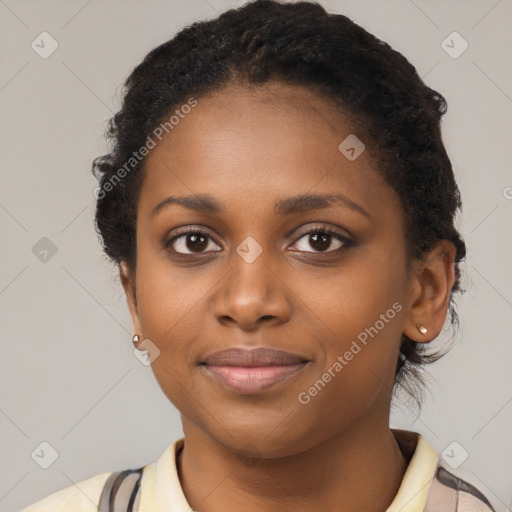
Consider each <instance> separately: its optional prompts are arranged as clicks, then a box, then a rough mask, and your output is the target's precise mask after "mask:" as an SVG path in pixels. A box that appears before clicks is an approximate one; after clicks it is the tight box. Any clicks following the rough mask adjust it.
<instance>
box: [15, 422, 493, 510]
mask: <svg viewBox="0 0 512 512" xmlns="http://www.w3.org/2000/svg"><path fill="white" fill-rule="evenodd" d="M393 434H394V435H395V437H396V439H397V441H398V443H399V445H400V448H401V449H402V451H403V452H404V454H409V455H411V459H410V463H409V466H408V467H407V470H406V472H405V474H404V477H403V480H402V483H401V486H400V488H399V490H398V493H397V495H396V496H395V498H394V500H393V502H392V503H391V505H390V506H389V507H388V508H387V510H386V511H385V512H490V511H494V509H493V508H492V506H491V505H490V503H489V502H488V500H487V498H486V497H485V496H484V495H483V494H482V493H481V492H480V491H478V489H476V488H475V487H473V486H472V485H471V484H469V483H467V482H465V481H464V480H462V479H460V478H458V477H457V476H455V475H454V474H452V472H450V471H448V470H447V469H446V467H444V466H443V465H442V464H441V462H440V461H439V457H438V455H437V453H436V452H435V450H434V449H433V448H432V447H431V446H430V445H429V444H428V443H427V442H426V441H425V439H424V438H423V437H422V436H421V435H420V434H417V433H415V432H408V431H403V430H393ZM183 445H184V439H183V438H182V439H178V440H177V441H174V442H173V443H172V444H171V445H170V446H168V447H167V449H166V450H165V451H164V453H163V454H162V455H161V457H160V458H159V459H158V460H157V461H156V462H153V463H151V464H148V465H146V466H144V467H142V468H138V469H131V470H125V471H119V472H110V473H101V474H98V475H96V476H93V477H92V478H89V479H88V480H84V481H82V482H79V483H78V484H76V486H75V485H73V486H69V487H67V488H65V489H62V490H60V491H58V492H56V493H54V494H51V495H49V496H47V497H46V498H44V499H42V500H40V501H38V502H36V503H34V504H33V505H31V506H29V507H27V508H25V509H23V510H22V511H21V512H98V511H101V512H192V511H193V510H194V509H192V507H191V506H190V505H189V504H188V503H187V500H186V498H185V495H184V494H183V490H182V488H181V485H180V481H179V477H178V471H177V467H176V455H177V454H178V453H179V451H180V450H181V449H182V448H183Z"/></svg>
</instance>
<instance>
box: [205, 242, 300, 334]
mask: <svg viewBox="0 0 512 512" xmlns="http://www.w3.org/2000/svg"><path fill="white" fill-rule="evenodd" d="M232 259H233V262H232V265H231V270H230V271H229V272H228V274H227V275H226V276H225V277H224V278H223V279H222V281H221V285H220V288H219V289H218V292H217V295H216V296H215V299H214V304H213V311H214V315H215V317H216V319H217V321H218V322H219V323H221V324H223V325H236V326H238V327H239V328H240V329H242V330H245V331H253V330H256V329H258V328H259V327H260V326H262V325H263V324H265V325H274V326H277V325H280V324H283V323H286V322H287V321H288V320H289V319H290V316H291V302H290V300H289V299H290V297H289V292H288V287H287V286H286V285H285V284H284V282H283V280H282V278H281V277H280V276H278V275H277V272H276V270H274V269H272V268H271V266H270V264H269V261H268V259H267V257H266V255H265V251H264V252H263V253H262V254H261V255H260V256H259V257H258V258H257V259H256V260H255V261H252V262H251V263H248V262H247V261H245V260H244V259H243V258H241V257H240V256H239V255H238V254H236V253H235V254H234V255H233V257H232ZM230 264H231V262H230Z"/></svg>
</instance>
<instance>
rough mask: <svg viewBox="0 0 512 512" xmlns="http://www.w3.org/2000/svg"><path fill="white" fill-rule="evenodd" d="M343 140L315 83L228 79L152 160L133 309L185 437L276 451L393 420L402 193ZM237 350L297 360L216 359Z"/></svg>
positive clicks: (401, 297) (167, 136)
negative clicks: (231, 82) (193, 433)
mask: <svg viewBox="0 0 512 512" xmlns="http://www.w3.org/2000/svg"><path fill="white" fill-rule="evenodd" d="M351 134H354V135H355V136H357V137H358V138H360V139H361V140H362V142H363V143H366V141H365V140H364V137H363V136H362V135H361V134H360V133H358V132H357V130H354V128H353V127H351V126H350V125H349V124H348V123H347V121H346V119H345V118H344V117H342V115H340V113H337V112H335V111H334V110H333V107H332V106H330V105H329V103H327V102H326V101H325V100H322V99H321V98H319V97H317V96H316V95H314V94H313V93H311V92H309V91H308V90H306V89H302V88H290V87H288V86H285V85H281V84H272V85H266V86H265V87H260V88H258V89H244V88H242V87H235V86H230V87H229V88H226V89H224V90H222V91H219V92H216V93H214V94H213V95H211V96H209V97H205V98H202V99H200V100H199V101H198V104H197V106H196V107H195V108H193V109H192V110H191V112H190V113H189V114H188V115H186V116H183V118H182V119H180V121H179V123H178V124H177V125H175V126H174V128H173V129H172V130H170V131H169V133H165V132H164V137H163V138H162V140H161V142H159V143H158V144H157V146H156V147H155V148H154V149H152V150H151V151H150V153H149V154H148V156H147V157H146V164H145V173H146V174H145V179H144V183H143V185H142V189H141V194H140V200H139V205H138V211H137V269H136V278H135V285H136V300H137V304H136V311H135V310H133V308H132V313H133V317H134V324H135V327H136V331H135V332H138V333H139V334H141V335H142V336H143V338H147V339H149V340H150V341H151V343H152V344H154V346H156V347H158V350H159V351H160V353H159V355H158V357H156V359H155V360H154V361H153V363H152V368H153V371H154V374H155V376H156V378H157V380H158V382H159V384H160V386H161V388H162V390H163V391H164V393H165V394H166V395H167V397H168V398H169V399H170V400H171V401H172V402H173V403H174V404H175V405H176V407H177V408H178V409H179V411H180V412H181V414H182V418H183V422H184V429H185V432H186V429H187V425H192V424H193V425H194V427H196V428H199V429H201V430H202V431H203V432H205V433H206V434H207V435H208V436H210V437H211V438H213V439H215V440H216V441H218V442H219V443H221V444H222V445H224V446H227V447H230V448H232V449H233V450H240V449H243V447H244V446H250V445H255V446H256V447H257V451H259V452H260V453H262V454H265V455H266V456H284V455H288V454H292V453H295V452H297V451H298V450H301V451H302V450H307V449H308V448H311V447H313V446H314V445H317V444H318V443H320V442H322V441H323V440H325V439H327V438H329V437H331V436H333V435H337V434H343V433H349V432H350V431H351V430H352V431H354V429H356V428H361V427H364V425H370V424H375V422H385V423H386V425H387V422H388V414H389V400H390V394H391V390H392V387H393V383H394V373H395V367H396V362H397V358H398V355H399V346H400V338H401V334H402V332H403V331H404V323H405V321H406V320H405V318H406V316H407V310H408V308H409V305H410V301H411V280H410V278H409V275H408V272H407V260H406V251H405V240H404V224H403V217H402V208H401V205H400V202H399V200H398V197H397V195H396V193H395V192H394V191H393V190H392V189H391V188H390V187H389V186H388V185H386V184H385V183H384V181H383V179H382V177H381V176H380V175H379V174H378V172H377V171H376V170H375V168H374V166H373V163H372V161H371V160H370V157H369V151H368V149H369V148H368V147H367V148H366V150H364V151H363V152H362V153H361V154H360V155H359V156H357V154H358V152H360V151H361V149H362V147H361V146H355V145H354V140H355V139H353V138H349V139H348V141H347V142H345V144H344V145H342V148H341V150H340V148H339V146H340V144H341V143H342V142H343V141H344V140H345V139H347V137H349V136H351ZM356 142H357V141H356ZM352 147H354V151H352V149H351V148H352ZM349 157H350V158H349ZM354 157H357V158H355V159H354ZM199 195H200V196H207V199H208V201H206V200H204V201H200V200H194V201H192V200H190V201H189V205H188V207H187V206H185V205H183V204H178V203H171V202H168V203H167V204H166V205H163V206H161V207H160V208H157V206H158V205H160V204H161V202H162V201H165V200H166V199H168V198H169V197H171V196H173V197H176V198H192V197H194V196H199ZM325 195H328V196H331V197H334V196H336V197H338V198H340V199H339V200H332V201H328V200H326V199H322V198H321V197H319V196H325ZM298 196H303V200H297V199H295V198H297V197H298ZM311 196H315V197H311ZM317 196H318V197H317ZM310 197H311V198H310ZM308 198H310V199H308ZM210 203H214V204H215V205H216V207H215V208H214V207H212V206H211V205H210ZM155 208H157V210H156V212H155ZM188 229H194V230H197V231H200V232H201V233H202V235H201V234H200V235H197V234H196V235H194V234H192V235H187V230H188ZM326 229H328V230H332V233H334V234H329V233H325V230H326ZM175 237H176V238H175ZM173 238H174V240H173V241H171V243H169V244H167V242H168V241H169V240H171V239H173ZM128 295H129V293H128ZM128 300H129V301H130V296H128ZM132 306H133V305H132ZM234 347H236V348H242V349H243V348H246V349H251V348H255V347H267V348H273V349H277V350H281V351H285V352H288V353H291V354H293V356H291V357H290V359H289V360H286V359H279V358H278V359H276V360H272V359H271V358H269V359H265V358H263V360H261V361H259V362H256V363H255V362H254V361H252V363H253V364H256V366H258V365H259V366H261V365H264V364H267V365H268V364H269V363H270V364H271V365H274V366H273V367H272V366H271V367H269V366H266V367H264V368H260V369H259V370H257V369H255V368H254V367H253V368H249V369H248V368H236V365H238V366H240V365H243V364H245V363H247V360H244V363H239V362H240V361H241V360H240V359H236V357H238V356H236V354H235V356H236V357H235V356H233V354H231V356H232V357H235V359H231V360H229V361H225V360H222V359H221V360H217V361H215V359H214V358H213V359H212V358H211V356H212V354H213V353H215V352H217V351H220V350H224V349H230V348H234ZM150 353H151V349H150ZM228 355H229V354H228ZM237 361H238V362H237ZM205 362H210V363H211V364H210V365H205V364H204V363H205ZM260 363H261V364H260ZM336 363H338V364H336ZM233 364H235V367H234V366H232V365H233ZM229 365H231V366H229Z"/></svg>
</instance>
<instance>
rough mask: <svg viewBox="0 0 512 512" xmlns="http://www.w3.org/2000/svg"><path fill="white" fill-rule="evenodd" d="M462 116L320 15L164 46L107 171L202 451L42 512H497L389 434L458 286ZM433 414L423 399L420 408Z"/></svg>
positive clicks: (268, 16) (392, 56) (191, 438)
mask: <svg viewBox="0 0 512 512" xmlns="http://www.w3.org/2000/svg"><path fill="white" fill-rule="evenodd" d="M445 110H446V104H445V101H444V98H443V97H442V96H441V95H440V94H439V93H437V92H436V91H433V90H432V89H430V88H428V87H427V86H426V85H425V84H424V83H423V82H422V80H421V79H420V78H419V76H418V74H417V73H416V70H415V68H414V67H413V66H412V65H411V64H410V63H409V62H408V61H407V60H406V59H405V58H404V57H403V56H402V55H400V54H399V53H397V52H396V51H394V50H392V49H391V48H390V46H389V45H388V44H386V43H385V42H383V41H380V40H378V39H377V38H375V37H374V36H372V35H371V34H369V33H368V32H366V31H365V30H363V29H362V28H361V27H359V26H357V25H356V24H354V23H353V22H352V21H350V20H349V19H348V18H346V17H344V16H341V15H329V14H327V13H326V12H325V10H324V9H323V8H322V7H321V6H319V5H316V4H313V3H309V2H300V3H295V4H292V3H287V4H280V3H277V2H274V1H270V0H258V1H255V2H250V3H248V4H246V5H245V6H244V7H242V8H240V9H236V10H234V9H233V10H230V11H227V12H225V13H224V14H222V15H221V16H219V17H218V18H217V19H214V20H211V21H206V22H201V23H195V24H193V25H191V26H189V27H187V28H185V29H183V30H182V31H181V32H180V33H179V34H177V35H176V36H175V37H174V38H173V39H171V40H170V41H168V42H166V43H165V44H162V45H161V46H159V47H158V48H155V49H154V50H153V51H151V52H150V53H149V54H148V55H147V56H146V57H145V59H144V60H143V62H142V63H141V64H140V65H138V66H137V67H136V68H135V69H134V71H133V72H132V74H131V75H130V77H129V78H128V80H127V82H126V84H125V96H124V101H123V105H122V108H121V110H120V111H119V112H118V113H117V114H116V115H115V116H114V118H113V119H112V121H111V124H110V131H109V135H110V138H111V141H112V143H113V144H112V152H111V153H110V154H108V155H105V156H103V157H100V158H98V159H97V160H96V161H95V162H94V171H95V172H96V175H97V177H98V178H99V185H100V186H99V188H98V189H97V191H96V195H97V199H98V201H97V211H96V225H97V229H98V232H99V234H100V236H101V239H102V242H103V246H104V250H105V252H106V254H107V255H108V256H109V257H110V258H111V259H112V260H113V261H114V262H115V263H116V264H117V265H118V266H119V272H120V277H121V281H122V284H123V288H124V290H125V293H126V298H127V302H128V306H129V310H130V312H131V316H132V320H133V329H134V337H133V341H134V343H135V345H136V347H137V349H139V350H141V351H144V352H145V353H147V357H148V360H149V361H148V362H149V363H150V364H151V366H152V369H153V372H154V374H155V377H156V379H157V381H158V383H159V384H160V386H161V388H162V390H163V391H164V393H165V394H166V396H167V397H168V398H169V400H170V401H171V402H172V403H173V404H174V405H175V406H176V407H177V408H178V410H179V411H180V413H181V417H182V424H183V431H184V439H179V440H175V441H173V442H172V444H171V445H170V446H169V447H168V448H167V449H166V451H165V452H164V453H163V454H162V456H161V457H160V459H159V460H158V461H156V462H154V463H152V464H148V465H146V466H144V467H143V468H136V469H131V470H126V471H123V472H111V473H102V474H100V475H96V476H93V477H92V478H90V479H88V480H86V481H84V482H81V483H80V485H79V486H80V490H79V489H77V488H76V487H74V486H72V487H68V488H66V489H63V490H61V491H59V492H57V493H54V494H52V495H51V496H48V497H47V498H45V499H43V500H41V501H39V502H38V503H36V504H34V505H33V506H31V507H28V508H26V509H25V512H36V511H37V512H40V511H43V510H52V511H53V512H57V511H61V510H62V511H64V510H73V511H93V510H102V511H103V512H105V511H107V510H116V511H117V510H127V511H132V510H133V511H135V510H139V511H140V512H149V511H151V512H154V511H167V512H169V511H172V512H174V511H178V510H179V511H185V510H197V511H199V512H215V511H222V512H231V511H235V510H237V511H238V510H240V509H243V510H247V511H262V510H264V511H270V512H272V511H277V510H279V511H282V510H303V511H308V512H309V511H317V510H329V511H330V510H336V511H362V510H364V511H365V512H380V511H390V512H391V511H402V512H407V511H420V510H425V511H429V512H432V511H441V510H442V511H459V512H462V511H469V510H471V511H489V510H493V509H492V507H491V505H490V504H489V502H488V500H487V499H486V498H485V496H483V495H482V494H481V493H480V492H479V491H478V490H477V489H475V488H474V487H473V486H471V485H470V484H468V483H467V482H464V481H463V480H461V479H460V478H458V477H457V476H456V475H454V474H452V472H450V471H448V470H447V469H446V468H444V467H443V466H442V464H441V463H440V460H439V457H438V455H437V453H436V452H435V451H434V450H433V449H432V448H431V447H430V445H429V444H428V443H427V441H426V440H425V439H424V438H423V437H422V436H421V435H419V434H417V433H414V432H406V431H400V430H393V429H390V427H389V413H390V404H391V399H392V396H393V391H394V390H396V389H397V388H398V387H400V386H401V387H403V388H405V389H406V390H409V392H410V393H411V394H413V396H416V397H418V394H417V391H415V389H416V388H418V387H419V385H421V381H420V376H419V371H418V370H420V369H421V368H422V367H423V366H424V365H425V364H428V363H430V362H432V361H434V360H435V359H437V358H438V357H440V354H435V353H434V354H432V353H430V352H429V349H428V343H429V342H430V341H432V340H433V339H435V338H436V337H437V336H438V335H439V333H440V332H441V329H442V327H443V325H444V323H445V320H446V317H447V315H448V314H449V312H450V310H451V306H452V300H453V296H454V294H455V293H456V292H457V291H458V289H459V265H460V263H461V261H462V260H463V258H464V256H465V245H464V242H463V240H462V239H461V237H460V234H459V233H458V231H457V229H456V228H455V226H454V216H455V214H456V213H457V210H458V208H459V207H460V198H459V191H458V188H457V185H456V183H455V180H454V175H453V172H452V168H451V164H450V161H449V159H448V156H447V154H446V151H445V148H444V146H443V143H442V139H441V133H440V119H441V117H442V115H443V113H444V112H445ZM418 400H419V398H418Z"/></svg>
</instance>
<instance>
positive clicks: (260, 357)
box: [200, 347, 310, 394]
mask: <svg viewBox="0 0 512 512" xmlns="http://www.w3.org/2000/svg"><path fill="white" fill-rule="evenodd" d="M309 362H310V361H309V360H308V359H306V358H304V357H301V356H299V355H297V354H292V353H290V352H284V351H282V350H276V349H273V348H269V347H258V348H254V349H246V348H237V347H235V348H229V349H226V350H221V351H219V352H215V353H213V354H211V355H210V356H208V357H207V358H206V359H205V360H204V361H202V362H201V363H200V366H201V367H203V368H204V369H205V371H206V373H207V375H208V376H210V377H212V378H213V379H214V380H216V381H217V382H219V383H220V384H222V385H223V386H224V387H226V388H228V389H229V390H230V391H233V392H236V393H243V394H256V393H261V392H263V391H266V390H267V389H270V388H271V387H273V386H275V385H276V384H278V383H280V382H283V381H285V380H288V379H291V378H292V377H294V376H295V375H297V374H298V373H299V372H300V371H301V370H302V369H304V367H305V366H306V365H307V364H308V363H309Z"/></svg>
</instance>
